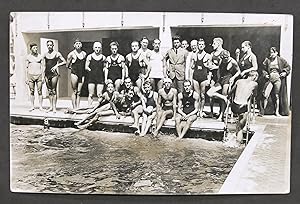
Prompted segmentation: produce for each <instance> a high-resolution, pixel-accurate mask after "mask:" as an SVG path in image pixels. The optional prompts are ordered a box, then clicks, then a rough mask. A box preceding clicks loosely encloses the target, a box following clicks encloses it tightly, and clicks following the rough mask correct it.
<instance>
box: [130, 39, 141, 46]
mask: <svg viewBox="0 0 300 204" xmlns="http://www.w3.org/2000/svg"><path fill="white" fill-rule="evenodd" d="M133 43H137V44H138V45H139V46H140V43H139V41H137V40H134V41H132V42H131V45H132V44H133Z"/></svg>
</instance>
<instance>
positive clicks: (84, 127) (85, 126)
mask: <svg viewBox="0 0 300 204" xmlns="http://www.w3.org/2000/svg"><path fill="white" fill-rule="evenodd" d="M88 126H89V125H77V127H78V128H79V129H80V130H83V129H86V128H87V127H88Z"/></svg>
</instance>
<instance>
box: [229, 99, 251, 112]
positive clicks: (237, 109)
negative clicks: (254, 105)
mask: <svg viewBox="0 0 300 204" xmlns="http://www.w3.org/2000/svg"><path fill="white" fill-rule="evenodd" d="M231 110H232V112H233V113H234V114H242V113H246V112H247V111H248V105H247V104H245V105H243V106H241V105H239V104H236V103H235V102H233V103H232V104H231Z"/></svg>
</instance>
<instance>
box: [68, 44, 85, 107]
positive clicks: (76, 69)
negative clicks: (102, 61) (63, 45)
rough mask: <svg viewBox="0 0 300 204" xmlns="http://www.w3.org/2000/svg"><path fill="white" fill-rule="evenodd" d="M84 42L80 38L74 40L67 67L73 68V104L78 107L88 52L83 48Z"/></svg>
mask: <svg viewBox="0 0 300 204" xmlns="http://www.w3.org/2000/svg"><path fill="white" fill-rule="evenodd" d="M81 47H82V43H81V41H80V40H79V39H76V40H75V42H74V48H75V49H74V50H72V51H71V52H70V53H69V54H68V57H67V64H66V67H67V68H69V69H71V86H72V89H73V94H72V97H71V99H72V105H73V108H74V109H75V108H78V107H79V103H80V92H81V88H82V85H83V83H84V75H85V74H84V73H85V68H84V66H85V59H86V53H85V52H84V51H83V50H81Z"/></svg>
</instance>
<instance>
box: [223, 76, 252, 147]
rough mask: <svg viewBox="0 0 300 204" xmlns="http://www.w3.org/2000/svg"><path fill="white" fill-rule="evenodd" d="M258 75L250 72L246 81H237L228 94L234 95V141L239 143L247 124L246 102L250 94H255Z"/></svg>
mask: <svg viewBox="0 0 300 204" xmlns="http://www.w3.org/2000/svg"><path fill="white" fill-rule="evenodd" d="M257 78H258V73H257V72H256V71H251V72H249V74H248V77H247V79H239V80H237V82H236V83H235V85H234V86H233V88H232V89H231V91H230V92H229V94H228V95H229V96H230V95H232V94H234V100H233V103H232V104H231V110H232V112H233V113H235V114H237V115H238V120H237V125H236V140H237V141H238V142H239V143H240V142H241V141H242V139H243V128H244V127H245V125H246V122H247V116H248V113H247V111H248V102H249V100H250V98H251V95H252V94H255V90H256V89H257V82H256V80H257Z"/></svg>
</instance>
